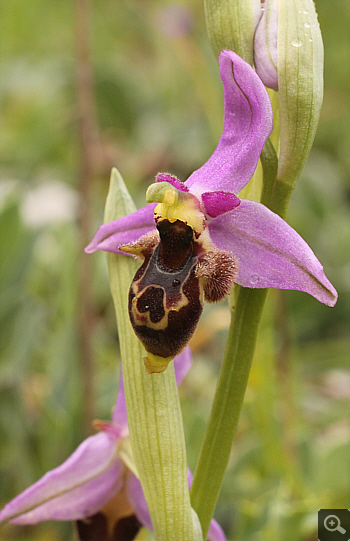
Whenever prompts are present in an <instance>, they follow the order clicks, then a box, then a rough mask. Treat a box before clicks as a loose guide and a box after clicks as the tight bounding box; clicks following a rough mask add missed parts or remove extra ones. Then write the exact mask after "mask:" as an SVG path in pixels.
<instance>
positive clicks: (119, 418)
mask: <svg viewBox="0 0 350 541" xmlns="http://www.w3.org/2000/svg"><path fill="white" fill-rule="evenodd" d="M112 421H113V422H114V423H116V424H118V425H120V426H124V427H125V428H127V427H128V417H127V414H126V403H125V392H124V378H123V369H122V365H120V379H119V390H118V395H117V400H116V403H115V406H114V409H113V413H112Z"/></svg>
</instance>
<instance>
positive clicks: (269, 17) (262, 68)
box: [254, 0, 278, 90]
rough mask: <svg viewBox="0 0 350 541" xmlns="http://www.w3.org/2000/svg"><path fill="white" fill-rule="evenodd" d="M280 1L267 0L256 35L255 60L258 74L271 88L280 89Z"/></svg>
mask: <svg viewBox="0 0 350 541" xmlns="http://www.w3.org/2000/svg"><path fill="white" fill-rule="evenodd" d="M277 36H278V1H277V0H273V1H272V0H266V2H265V9H264V11H263V15H262V17H261V19H260V22H259V24H258V27H257V29H256V32H255V37H254V62H255V67H256V71H257V74H258V75H259V77H260V79H261V80H262V82H263V83H264V84H265V85H266V86H267V87H269V88H273V89H274V90H278V72H277V67H278V49H277Z"/></svg>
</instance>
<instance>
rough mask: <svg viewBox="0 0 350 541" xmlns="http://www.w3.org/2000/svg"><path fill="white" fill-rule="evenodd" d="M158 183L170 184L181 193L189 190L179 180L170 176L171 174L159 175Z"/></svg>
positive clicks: (157, 177)
mask: <svg viewBox="0 0 350 541" xmlns="http://www.w3.org/2000/svg"><path fill="white" fill-rule="evenodd" d="M156 181H157V182H169V184H171V185H172V186H174V188H176V189H177V190H180V191H181V192H188V191H189V190H188V188H187V186H186V184H184V183H183V182H181V180H179V179H178V178H176V177H174V176H173V175H169V173H158V175H157V176H156Z"/></svg>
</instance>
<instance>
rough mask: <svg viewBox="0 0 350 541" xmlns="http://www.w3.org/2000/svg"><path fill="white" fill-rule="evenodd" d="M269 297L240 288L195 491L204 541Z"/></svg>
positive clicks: (200, 459) (234, 431) (257, 290)
mask: <svg viewBox="0 0 350 541" xmlns="http://www.w3.org/2000/svg"><path fill="white" fill-rule="evenodd" d="M266 295H267V290H266V289H256V290H254V289H247V288H243V287H240V288H239V291H238V295H237V300H236V307H235V309H234V312H233V314H232V318H231V325H230V330H229V336H228V342H227V347H226V351H225V356H224V361H223V365H222V369H221V372H220V377H219V380H218V384H217V388H216V392H215V398H214V403H213V407H212V411H211V415H210V419H209V423H208V426H207V431H206V435H205V439H204V442H203V445H202V450H201V454H200V458H199V461H198V464H197V468H196V470H195V474H194V479H193V484H192V487H191V501H192V506H193V508H194V509H195V511H196V512H197V514H198V517H199V520H200V522H201V525H202V530H203V534H204V539H205V535H206V533H207V532H208V529H209V525H210V520H211V517H212V515H213V513H214V509H215V505H216V501H217V498H218V495H219V492H220V487H221V484H222V480H223V477H224V474H225V470H226V466H227V463H228V461H229V457H230V453H231V448H232V442H233V439H234V435H235V433H236V430H237V425H238V420H239V415H240V412H241V408H242V404H243V399H244V394H245V390H246V387H247V383H248V377H249V373H250V368H251V363H252V359H253V355H254V350H255V344H256V339H257V335H258V327H259V322H260V317H261V313H262V310H263V307H264V303H265V299H266Z"/></svg>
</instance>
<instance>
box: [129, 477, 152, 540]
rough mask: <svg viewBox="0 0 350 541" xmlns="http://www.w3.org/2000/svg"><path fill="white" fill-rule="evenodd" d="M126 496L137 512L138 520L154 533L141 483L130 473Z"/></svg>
mask: <svg viewBox="0 0 350 541" xmlns="http://www.w3.org/2000/svg"><path fill="white" fill-rule="evenodd" d="M126 494H127V497H128V500H129V503H130V505H131V507H132V508H133V510H134V512H135V515H136V518H138V520H139V521H140V522H141V524H142V525H143V526H144V527H145V528H148V529H149V530H150V531H151V532H152V531H153V528H152V522H151V517H150V514H149V511H148V507H147V502H146V500H145V496H144V494H143V490H142V486H141V483H140V481H139V480H138V479H137V477H136V476H135V475H134V474H133V473H131V472H129V475H128V479H127V482H126Z"/></svg>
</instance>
